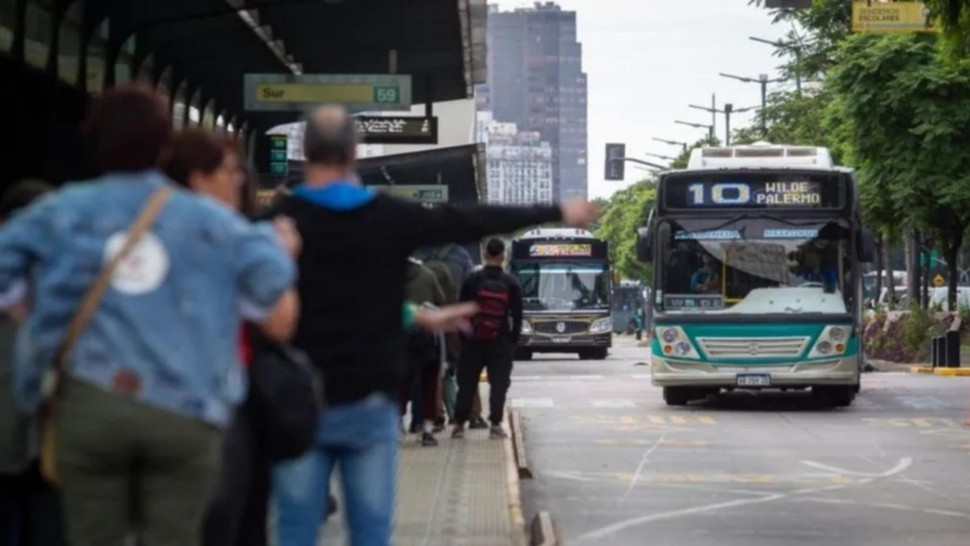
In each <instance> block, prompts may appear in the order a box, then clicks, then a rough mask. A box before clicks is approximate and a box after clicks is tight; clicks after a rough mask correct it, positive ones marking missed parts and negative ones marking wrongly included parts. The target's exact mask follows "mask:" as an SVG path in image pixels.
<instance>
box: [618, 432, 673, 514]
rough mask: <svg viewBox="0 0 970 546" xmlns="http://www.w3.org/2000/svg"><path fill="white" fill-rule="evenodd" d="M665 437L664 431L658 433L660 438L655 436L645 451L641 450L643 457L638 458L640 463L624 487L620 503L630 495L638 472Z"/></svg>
mask: <svg viewBox="0 0 970 546" xmlns="http://www.w3.org/2000/svg"><path fill="white" fill-rule="evenodd" d="M666 438H667V433H666V432H665V433H663V434H661V435H660V438H657V441H656V442H654V444H653V445H652V446H650V447H649V448H647V450H646V451H644V452H643V457H642V458H641V459H640V464H639V465H638V466H637V471H636V473H635V474H634V475H633V480H631V481H630V485H629V486H628V487H627V488H626V493H624V494H623V497H622V498H621V499H620V502H621V503H622V502H624V501H625V500H626V499H627V497H629V496H630V491H633V487H634V486H635V485H636V484H637V480H639V479H640V474H641V473H642V472H643V467H644V466H645V465H646V464H647V461H649V460H650V456H651V455H653V452H654V451H657V449H658V448H659V447H660V444H661V442H663V441H664V439H666Z"/></svg>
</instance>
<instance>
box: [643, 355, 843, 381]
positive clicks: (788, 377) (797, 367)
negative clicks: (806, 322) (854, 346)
mask: <svg viewBox="0 0 970 546" xmlns="http://www.w3.org/2000/svg"><path fill="white" fill-rule="evenodd" d="M651 371H652V372H653V373H652V382H653V384H654V385H656V386H658V387H710V388H722V389H726V388H744V389H749V388H770V389H776V388H802V387H812V386H816V385H858V384H859V360H858V357H857V356H856V355H852V356H849V357H844V358H837V359H831V360H822V361H812V362H793V363H790V364H771V365H763V364H761V365H751V366H746V365H744V364H727V365H717V366H714V365H711V364H708V363H705V362H696V361H684V360H675V359H667V358H663V357H658V356H656V355H654V356H653V359H652V363H651ZM746 374H753V375H768V376H770V382H771V383H770V385H769V386H765V387H750V386H739V385H738V376H739V375H746Z"/></svg>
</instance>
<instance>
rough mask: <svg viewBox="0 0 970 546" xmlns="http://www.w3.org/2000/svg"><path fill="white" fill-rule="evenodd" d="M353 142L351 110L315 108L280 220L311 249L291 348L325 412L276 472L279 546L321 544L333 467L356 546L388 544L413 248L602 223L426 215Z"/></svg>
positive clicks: (572, 212)
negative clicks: (303, 445) (359, 158)
mask: <svg viewBox="0 0 970 546" xmlns="http://www.w3.org/2000/svg"><path fill="white" fill-rule="evenodd" d="M356 145H357V135H356V130H355V125H354V123H353V120H352V119H351V118H350V116H349V115H348V114H347V113H346V112H345V111H344V110H343V109H341V108H337V107H324V108H321V109H319V110H317V111H316V112H315V113H314V114H313V115H312V116H311V117H310V118H309V119H308V121H307V126H306V132H305V136H304V155H305V156H306V166H305V176H306V183H305V184H303V185H301V186H298V187H297V188H295V190H294V191H293V195H292V196H291V197H289V198H287V199H285V200H284V201H283V202H282V203H280V205H279V206H278V207H277V211H276V212H277V213H281V214H285V215H286V216H288V217H290V218H292V219H294V220H295V222H296V226H297V229H298V230H299V232H300V234H301V235H302V238H303V241H304V246H303V252H302V253H301V255H300V259H299V269H300V275H299V283H298V288H299V293H300V300H301V304H302V305H303V307H302V310H303V312H302V314H301V318H300V324H299V326H298V328H297V334H296V337H295V339H294V343H295V344H296V345H297V346H298V347H300V348H301V349H303V350H304V351H306V353H307V354H308V355H309V356H310V359H311V360H312V361H313V363H314V365H316V366H318V367H320V369H321V370H322V372H323V375H324V377H325V378H326V396H327V402H328V404H329V407H328V408H327V409H326V410H325V411H324V412H323V414H322V416H321V420H320V424H319V428H318V431H317V441H316V446H315V447H314V448H312V449H311V450H310V451H309V452H308V453H307V454H305V455H304V456H303V457H301V458H299V459H297V460H294V461H290V462H286V463H284V464H281V465H279V466H278V467H277V468H276V469H275V470H274V498H275V502H276V509H277V513H278V520H277V526H276V527H277V533H278V536H277V542H278V544H279V545H280V546H316V543H317V533H318V531H319V528H320V514H321V513H323V510H324V503H325V502H326V499H327V495H328V494H329V485H330V477H331V474H332V472H333V469H334V467H336V466H339V468H340V474H341V478H342V483H343V487H342V490H343V493H344V500H343V502H342V503H341V511H342V512H344V513H345V514H346V516H347V521H348V523H349V527H350V537H351V544H353V545H354V546H385V545H387V544H390V540H391V522H392V517H393V513H394V481H395V473H396V470H397V468H396V460H397V450H398V434H399V424H400V420H399V414H398V404H397V398H398V393H399V392H400V389H401V387H402V384H403V379H404V341H405V335H404V329H403V324H402V322H403V321H402V316H401V304H402V303H403V302H404V279H405V269H406V266H407V263H408V257H409V256H410V255H411V254H412V253H413V252H414V251H415V249H417V248H419V247H422V246H425V245H434V244H442V243H446V242H451V241H455V242H466V241H476V240H478V239H481V238H482V237H484V236H486V235H488V234H490V233H508V232H512V231H515V230H517V229H520V228H523V227H527V226H529V225H535V224H542V223H546V222H557V221H565V222H566V223H568V224H571V225H583V224H586V223H588V222H589V221H591V220H592V219H593V218H594V217H595V214H596V210H595V207H594V206H592V205H590V204H589V203H586V202H573V203H566V204H564V205H562V206H561V207H553V206H536V207H528V208H514V207H471V208H464V209H461V208H456V207H450V206H444V207H440V208H436V209H426V208H424V207H423V206H421V205H420V204H418V203H411V202H407V201H402V200H398V199H395V198H392V197H390V196H387V195H383V194H377V193H374V192H371V191H370V190H368V189H366V188H364V187H363V186H361V184H360V181H359V179H358V177H357V176H356V175H355V173H354V167H355V163H356Z"/></svg>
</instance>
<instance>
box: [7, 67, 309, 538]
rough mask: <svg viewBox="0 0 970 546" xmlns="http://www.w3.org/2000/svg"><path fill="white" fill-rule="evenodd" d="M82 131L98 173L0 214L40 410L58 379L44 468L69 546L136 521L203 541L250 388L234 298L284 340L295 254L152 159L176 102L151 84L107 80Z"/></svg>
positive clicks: (159, 534) (21, 381)
mask: <svg viewBox="0 0 970 546" xmlns="http://www.w3.org/2000/svg"><path fill="white" fill-rule="evenodd" d="M85 132H86V134H85V138H86V141H87V142H88V143H89V144H90V146H91V149H92V150H93V151H94V154H95V160H96V163H97V165H98V167H99V168H100V169H101V170H102V172H104V173H105V174H103V175H102V176H100V177H99V178H96V179H94V180H91V181H88V182H87V183H84V184H75V185H71V186H70V187H68V188H66V189H64V190H61V191H60V192H58V193H57V194H55V195H53V196H51V197H49V198H46V199H44V200H42V201H41V202H39V203H37V204H35V205H32V206H30V207H29V208H28V209H26V210H25V211H23V212H22V213H21V214H18V215H16V216H15V217H13V218H12V219H10V220H9V221H8V222H7V223H6V224H4V226H3V227H2V228H0V293H5V292H6V291H7V290H8V289H9V288H10V287H11V286H12V285H13V284H14V283H16V282H17V281H18V280H19V279H24V278H27V277H28V275H31V280H32V282H33V283H34V286H33V294H34V297H33V298H32V300H31V308H30V315H29V318H28V320H27V325H26V332H27V335H26V339H27V340H29V343H26V344H23V345H20V346H18V353H17V359H18V360H17V369H16V371H17V376H16V377H15V379H16V382H17V389H18V390H17V392H18V403H19V404H20V406H21V407H22V408H27V409H34V410H36V409H37V407H38V406H39V405H40V402H41V400H42V398H43V395H44V392H43V391H42V389H41V385H42V377H44V376H45V374H47V375H48V377H50V378H52V379H53V384H54V386H55V388H54V389H53V390H52V393H51V394H50V395H49V396H48V397H47V402H46V408H47V413H46V417H45V419H46V424H45V427H47V428H45V431H46V433H45V435H44V441H45V444H44V446H43V447H44V454H45V459H44V460H45V461H46V462H47V463H51V464H48V465H45V472H46V475H47V476H49V477H52V478H56V479H57V480H58V481H59V483H60V487H61V493H62V498H63V502H64V512H65V523H66V532H67V537H68V543H69V544H70V545H71V546H116V545H117V546H120V545H122V544H124V543H125V541H126V538H127V537H128V535H129V534H130V533H131V532H132V531H136V530H137V531H138V532H139V534H140V535H141V536H140V539H141V542H142V543H143V544H144V545H145V546H169V545H171V546H176V545H177V546H183V545H185V544H193V543H197V542H198V541H199V531H200V528H201V524H202V517H203V513H204V511H205V508H206V505H207V503H208V500H209V495H208V494H207V493H208V492H209V491H211V489H212V486H213V484H214V481H215V478H216V475H217V472H218V468H219V463H220V457H219V455H220V447H221V436H222V434H221V429H222V428H223V427H225V426H226V424H227V423H228V422H229V420H230V418H231V416H232V414H233V411H234V408H235V406H236V405H237V404H238V403H239V402H240V401H241V400H242V398H243V396H244V395H245V391H246V383H245V379H244V377H243V375H242V370H241V368H240V366H239V360H238V355H237V350H236V349H237V348H236V341H237V340H236V336H235V332H236V331H237V329H238V326H239V321H240V317H239V311H238V309H239V306H240V301H241V300H242V299H246V300H248V301H249V302H250V303H251V304H253V305H254V306H256V307H257V308H258V309H260V310H261V312H262V313H261V314H262V317H263V318H262V319H261V320H260V323H261V326H262V327H263V328H264V329H265V330H266V331H267V332H270V334H271V335H272V336H274V337H276V338H278V339H286V338H288V337H290V335H291V333H292V331H293V329H294V328H295V324H296V318H297V309H298V307H297V305H298V300H297V298H296V294H295V292H294V291H293V289H292V285H293V282H294V277H295V268H294V264H293V260H292V259H291V258H290V257H289V256H287V254H286V252H285V250H284V246H285V245H284V244H281V241H280V240H279V239H278V236H277V234H275V233H273V234H271V233H267V232H266V231H264V230H261V229H257V228H255V227H254V226H252V225H251V224H250V223H249V222H247V221H245V220H244V219H243V218H241V217H239V216H238V215H237V214H235V213H233V212H231V211H229V210H228V209H226V208H225V207H223V206H219V205H217V204H215V203H213V202H211V201H210V200H206V199H203V198H200V197H198V196H195V195H193V194H191V193H189V192H186V191H182V190H179V189H176V188H174V187H173V186H172V185H170V184H169V181H168V180H167V179H166V177H165V176H164V175H163V174H162V173H161V172H159V171H158V170H157V169H156V165H157V163H158V160H159V154H160V152H161V150H162V148H163V146H164V145H165V144H166V143H167V142H168V140H169V138H170V136H171V116H170V109H169V105H168V104H167V102H166V101H164V100H163V99H161V98H160V97H159V96H158V95H156V94H155V92H154V90H152V89H151V88H150V87H142V86H139V85H131V86H122V87H118V88H115V89H113V90H110V91H108V92H106V93H105V94H104V95H103V96H102V97H101V98H100V99H99V100H98V101H97V102H96V103H95V104H94V106H93V108H92V111H91V113H90V115H89V117H88V119H87V121H86V123H85ZM283 243H288V241H285V240H284V241H283Z"/></svg>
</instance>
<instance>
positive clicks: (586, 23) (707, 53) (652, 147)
mask: <svg viewBox="0 0 970 546" xmlns="http://www.w3.org/2000/svg"><path fill="white" fill-rule="evenodd" d="M493 1H495V0H493ZM497 3H498V4H499V6H500V7H501V8H502V10H503V11H505V10H510V9H514V8H516V7H528V6H532V5H533V2H525V1H521V0H497ZM558 3H559V5H561V6H562V7H563V9H566V10H572V11H576V17H577V25H578V27H579V41H580V42H581V43H582V44H583V69H584V70H585V71H586V73H587V75H588V78H589V162H590V164H589V190H590V197H591V198H592V197H607V196H609V195H610V194H612V193H613V192H614V191H616V190H618V189H620V188H622V187H624V186H626V185H628V184H630V183H632V182H634V181H635V180H637V178H639V175H642V174H643V173H642V172H641V171H638V170H637V169H635V168H632V165H631V164H627V173H626V182H606V181H604V180H603V161H604V145H605V144H606V143H607V142H624V143H626V145H627V148H626V152H627V156H628V157H636V158H640V159H645V160H654V161H657V162H661V163H662V161H661V160H655V159H653V158H649V157H647V156H646V155H644V154H645V153H647V152H652V153H658V154H663V155H670V156H674V155H677V154H676V152H678V151H679V150H678V149H677V148H676V147H674V146H669V145H666V144H663V143H660V142H654V141H653V140H651V139H652V138H653V137H659V138H663V139H667V140H677V141H683V142H694V141H696V140H698V139H699V138H701V137H702V136H703V134H704V131H705V130H702V129H693V128H690V127H685V126H682V125H677V124H675V123H674V120H678V119H679V120H684V121H693V122H697V123H705V124H710V122H711V115H710V114H708V113H706V112H702V111H699V110H694V109H691V108H688V106H687V105H688V104H690V103H693V104H699V105H705V106H709V105H710V103H711V93H716V94H717V104H718V108H723V105H724V103H725V102H730V103H733V104H734V106H735V108H742V107H747V106H758V105H759V104H760V102H761V92H760V89H759V86H758V85H757V84H746V83H742V82H738V81H734V80H728V79H725V78H721V77H719V76H718V73H719V72H726V73H733V74H737V75H739V76H749V77H754V78H757V77H758V74H761V73H768V74H770V75H771V76H772V77H775V76H777V67H778V65H780V64H781V63H782V60H781V59H778V58H776V57H773V56H772V52H773V48H772V47H770V46H768V45H763V44H759V43H757V42H752V41H750V40H748V36H758V37H761V38H767V39H777V38H780V37H782V36H783V35H784V34H785V33H786V32H787V30H788V28H786V27H784V26H781V25H772V24H771V19H770V17H769V15H768V12H767V11H766V10H764V9H759V8H756V7H753V6H749V5H748V0H558ZM750 119H751V114H738V115H735V116H732V119H731V125H732V127H737V126H739V124H741V125H746V124H747V123H748V122H749V121H750ZM717 133H718V137H719V138H722V139H723V138H724V116H723V115H719V116H718V120H717Z"/></svg>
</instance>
